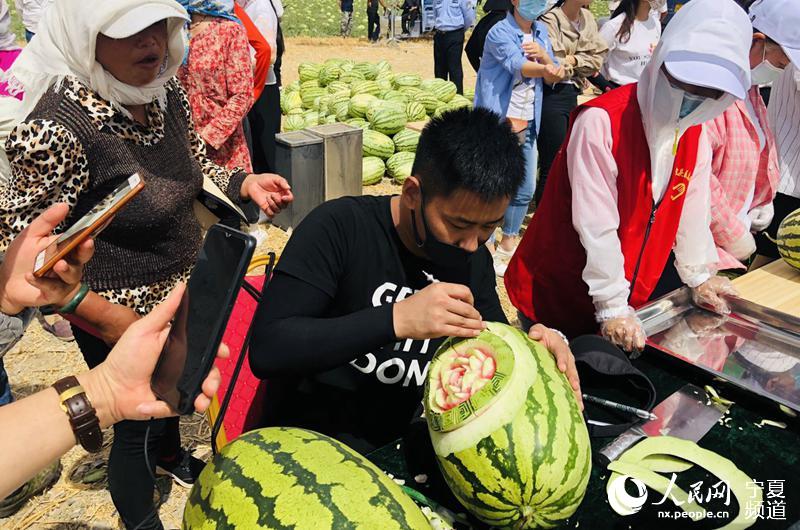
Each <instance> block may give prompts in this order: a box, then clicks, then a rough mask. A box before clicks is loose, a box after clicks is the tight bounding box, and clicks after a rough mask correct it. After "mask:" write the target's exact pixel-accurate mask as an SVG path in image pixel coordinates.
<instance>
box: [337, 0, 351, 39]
mask: <svg viewBox="0 0 800 530" xmlns="http://www.w3.org/2000/svg"><path fill="white" fill-rule="evenodd" d="M339 9H340V10H341V12H342V24H341V32H340V34H341V36H342V37H349V36H350V33H351V32H352V31H353V0H339Z"/></svg>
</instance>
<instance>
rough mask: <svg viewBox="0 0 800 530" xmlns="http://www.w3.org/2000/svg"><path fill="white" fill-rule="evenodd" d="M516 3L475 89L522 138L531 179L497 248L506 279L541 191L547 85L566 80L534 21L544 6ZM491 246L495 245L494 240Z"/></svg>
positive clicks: (482, 103)
mask: <svg viewBox="0 0 800 530" xmlns="http://www.w3.org/2000/svg"><path fill="white" fill-rule="evenodd" d="M511 3H512V9H511V12H510V13H508V14H507V15H506V17H505V19H504V20H501V21H500V22H498V23H497V24H495V25H494V27H493V28H492V29H490V30H489V34H488V35H487V36H486V44H485V45H484V49H483V59H482V61H481V67H480V70H478V82H477V85H476V87H475V106H476V107H483V108H486V109H489V110H491V111H493V112H495V113H497V114H499V115H500V116H503V117H504V118H505V119H506V120H507V121H508V122H509V124H510V126H511V130H512V131H513V132H514V133H516V134H517V135H518V137H519V143H520V145H522V146H523V152H524V154H525V178H524V179H523V181H522V185H521V186H520V187H519V188H518V189H517V191H516V192H515V194H514V195H513V197H512V199H511V202H510V203H509V206H508V209H507V210H506V214H505V217H504V219H503V238H502V240H501V241H500V242H499V243H498V244H497V246H496V248H494V250H495V252H494V259H493V261H494V270H495V272H496V273H497V275H498V276H500V277H502V276H503V274H505V270H506V267H507V266H508V260H509V259H511V256H512V255H513V254H514V250H515V249H516V246H517V243H518V240H519V233H520V229H521V228H522V221H523V220H524V219H525V216H526V215H527V213H528V206H529V205H530V202H531V200H532V199H533V192H534V190H535V187H536V161H537V151H536V137H537V131H538V129H539V125H540V123H541V115H542V85H543V82H547V83H556V82H558V81H559V80H561V79H562V78H563V76H564V69H563V67H559V66H558V65H556V64H555V62H554V59H553V49H552V47H551V46H550V38H549V37H548V35H547V27H546V26H545V25H544V24H543V23H542V22H534V21H535V20H536V19H537V18H539V15H541V14H542V13H543V12H544V10H545V3H544V1H542V0H512V2H511ZM490 245H492V247H493V246H494V240H491V241H490ZM490 248H491V247H490Z"/></svg>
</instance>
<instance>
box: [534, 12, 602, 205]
mask: <svg viewBox="0 0 800 530" xmlns="http://www.w3.org/2000/svg"><path fill="white" fill-rule="evenodd" d="M591 3H592V0H558V2H556V4H555V6H554V7H553V8H552V9H551V10H550V11H548V12H547V13H545V14H544V15H543V16H542V22H544V23H545V24H546V25H547V31H548V33H549V35H550V42H552V44H553V53H554V54H555V57H556V60H557V61H558V63H559V64H560V65H561V66H563V67H564V70H565V72H566V75H565V77H564V79H563V80H562V81H560V82H558V83H555V84H546V85H545V87H544V94H543V96H542V98H543V99H542V123H541V128H540V130H539V141H538V146H539V185H538V187H537V190H536V202H537V203H538V202H539V201H540V200H541V197H542V193H544V189H545V186H544V184H545V182H546V180H547V176H548V173H549V172H550V166H551V165H552V163H553V159H554V158H555V156H556V153H557V152H558V150H559V149H560V148H561V144H562V143H563V142H564V139H565V138H566V135H567V128H568V127H569V115H570V113H571V112H572V111H573V110H574V109H575V107H577V106H578V95H579V94H580V93H581V92H582V91H583V87H584V84H585V80H586V78H588V77H593V76H595V75H597V73H598V72H599V71H600V68H601V67H602V66H603V60H604V59H605V54H606V51H607V50H608V46H607V45H606V42H605V41H604V40H603V38H602V37H601V36H600V33H599V32H598V29H597V22H596V21H595V19H594V16H592V13H591V12H590V11H589V10H588V9H584V8H585V7H587V6H589V4H591Z"/></svg>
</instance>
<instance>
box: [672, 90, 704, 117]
mask: <svg viewBox="0 0 800 530" xmlns="http://www.w3.org/2000/svg"><path fill="white" fill-rule="evenodd" d="M705 100H706V98H705V97H703V96H696V95H694V94H690V93H688V92H684V93H683V101H682V102H681V111H680V113H678V119H680V120H682V119H684V118H685V117H686V116H688V115H689V114H691V113H692V112H694V111H696V110H697V107H699V106H700V105H702V104H703V102H704V101H705Z"/></svg>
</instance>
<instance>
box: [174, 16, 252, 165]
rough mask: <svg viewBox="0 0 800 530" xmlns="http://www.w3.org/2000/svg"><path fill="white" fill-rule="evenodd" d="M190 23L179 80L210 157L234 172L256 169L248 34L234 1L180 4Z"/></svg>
mask: <svg viewBox="0 0 800 530" xmlns="http://www.w3.org/2000/svg"><path fill="white" fill-rule="evenodd" d="M179 1H180V4H181V5H183V6H184V7H185V8H186V10H187V12H188V13H189V15H190V16H191V18H192V21H191V23H190V24H189V56H188V57H187V59H186V62H185V63H184V64H183V65H182V66H181V68H180V70H179V71H178V78H179V79H180V81H181V84H182V85H183V88H184V89H185V90H186V94H187V96H188V97H189V104H190V105H191V109H192V117H193V118H194V124H195V127H197V132H198V133H199V134H200V137H201V138H202V139H203V141H204V142H205V144H206V148H207V150H208V156H209V158H211V160H213V161H214V162H215V163H216V164H219V165H220V166H224V167H227V168H230V169H233V168H236V167H238V168H242V169H244V170H245V171H247V172H251V171H252V170H253V167H252V165H253V164H252V161H251V160H250V151H249V150H248V148H247V141H246V140H245V136H244V130H243V129H242V120H244V118H245V117H246V116H247V113H248V112H250V107H251V106H252V104H253V69H252V67H251V66H250V64H251V63H250V51H249V48H248V43H247V33H246V31H245V29H244V26H242V23H241V22H240V21H239V19H237V18H236V17H235V16H234V14H233V0H179Z"/></svg>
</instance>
